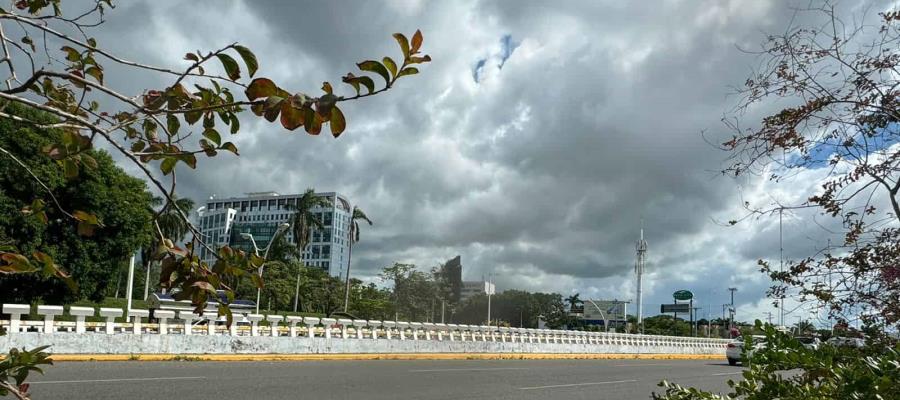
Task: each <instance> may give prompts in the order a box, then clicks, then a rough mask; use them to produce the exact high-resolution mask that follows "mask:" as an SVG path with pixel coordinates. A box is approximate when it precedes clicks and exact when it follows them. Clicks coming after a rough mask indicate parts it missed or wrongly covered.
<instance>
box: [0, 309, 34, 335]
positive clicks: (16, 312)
mask: <svg viewBox="0 0 900 400" xmlns="http://www.w3.org/2000/svg"><path fill="white" fill-rule="evenodd" d="M30 312H31V305H29V304H4V305H3V313H4V314H9V332H10V333H19V331H20V329H21V325H22V315H28V314H29V313H30Z"/></svg>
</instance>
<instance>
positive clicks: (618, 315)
mask: <svg viewBox="0 0 900 400" xmlns="http://www.w3.org/2000/svg"><path fill="white" fill-rule="evenodd" d="M627 313H628V303H627V302H625V301H621V300H585V301H584V311H583V314H582V316H581V318H582V320H583V321H584V323H585V325H600V326H604V327H605V326H606V323H607V322H609V326H610V327H617V326H625V323H626V322H627V318H628V317H627Z"/></svg>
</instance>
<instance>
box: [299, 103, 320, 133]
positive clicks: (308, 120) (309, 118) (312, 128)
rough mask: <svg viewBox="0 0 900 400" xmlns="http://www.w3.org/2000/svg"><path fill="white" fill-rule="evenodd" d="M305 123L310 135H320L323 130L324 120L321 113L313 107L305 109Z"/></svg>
mask: <svg viewBox="0 0 900 400" xmlns="http://www.w3.org/2000/svg"><path fill="white" fill-rule="evenodd" d="M303 113H304V115H303V125H304V128H305V129H306V133H308V134H310V135H318V134H319V133H321V132H322V120H321V119H320V118H319V115H318V114H317V113H316V112H315V111H313V110H312V109H311V108H307V109H305V110H303Z"/></svg>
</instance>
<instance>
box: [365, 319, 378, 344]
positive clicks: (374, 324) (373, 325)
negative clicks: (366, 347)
mask: <svg viewBox="0 0 900 400" xmlns="http://www.w3.org/2000/svg"><path fill="white" fill-rule="evenodd" d="M366 325H368V326H369V335H371V336H372V339H378V327H380V326H381V321H379V320H375V319H370V320H368V321H366Z"/></svg>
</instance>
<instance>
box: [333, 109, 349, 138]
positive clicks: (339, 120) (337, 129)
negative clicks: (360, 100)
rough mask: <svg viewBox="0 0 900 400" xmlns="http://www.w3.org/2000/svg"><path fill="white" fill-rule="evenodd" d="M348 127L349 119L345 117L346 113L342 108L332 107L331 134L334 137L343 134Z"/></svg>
mask: <svg viewBox="0 0 900 400" xmlns="http://www.w3.org/2000/svg"><path fill="white" fill-rule="evenodd" d="M345 128H347V121H346V120H345V119H344V113H343V112H342V111H341V109H340V108H337V107H332V108H331V135H332V136H334V137H338V136H341V133H343V132H344V129H345Z"/></svg>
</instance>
